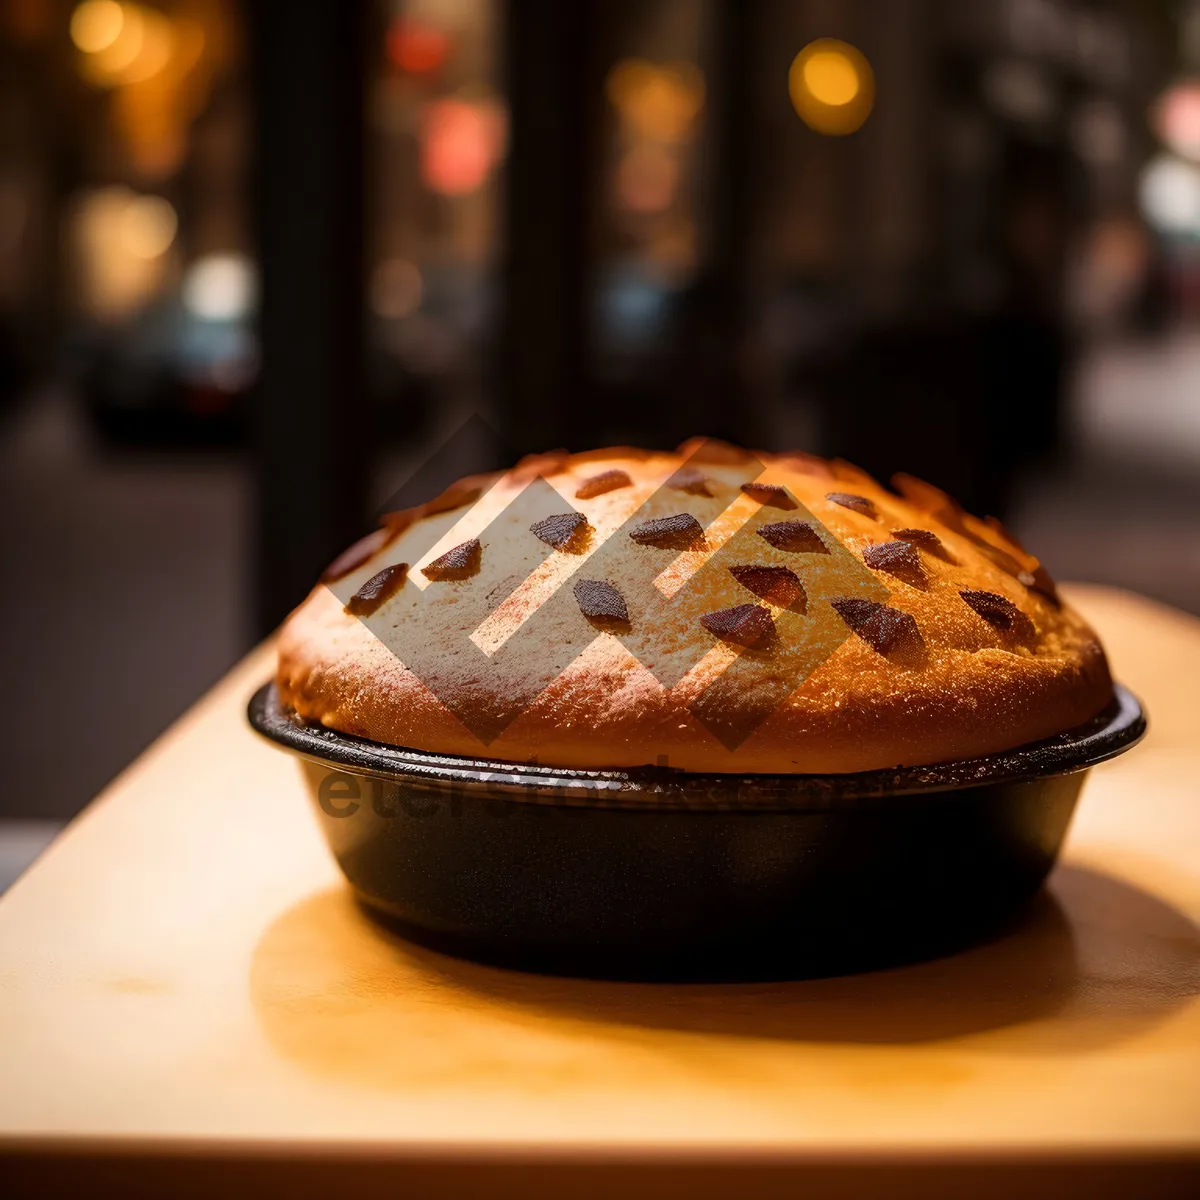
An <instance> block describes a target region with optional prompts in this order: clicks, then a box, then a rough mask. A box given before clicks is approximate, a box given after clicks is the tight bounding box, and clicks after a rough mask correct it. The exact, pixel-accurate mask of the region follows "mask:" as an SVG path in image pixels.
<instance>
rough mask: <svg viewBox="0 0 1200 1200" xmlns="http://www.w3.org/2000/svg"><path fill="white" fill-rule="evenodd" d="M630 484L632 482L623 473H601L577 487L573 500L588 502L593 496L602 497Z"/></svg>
mask: <svg viewBox="0 0 1200 1200" xmlns="http://www.w3.org/2000/svg"><path fill="white" fill-rule="evenodd" d="M632 483H633V480H632V479H630V478H629V476H628V475H627V474H626V473H625V472H624V471H616V470H614V471H601V472H600V474H599V475H593V476H592V477H591V479H585V480H584V481H583V482H582V483H581V484H580V485H579V488H578V490H577V491H576V492H575V499H576V500H590V499H591V498H592V497H593V496H603V495H604V493H605V492H615V491H616V490H617V488H623V487H629V486H630V485H631V484H632Z"/></svg>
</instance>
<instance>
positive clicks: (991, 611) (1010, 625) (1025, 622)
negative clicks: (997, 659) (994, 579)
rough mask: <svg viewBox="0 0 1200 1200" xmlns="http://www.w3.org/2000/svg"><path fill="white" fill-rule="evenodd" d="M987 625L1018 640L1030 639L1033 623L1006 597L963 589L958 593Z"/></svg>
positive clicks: (972, 589)
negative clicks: (1012, 635)
mask: <svg viewBox="0 0 1200 1200" xmlns="http://www.w3.org/2000/svg"><path fill="white" fill-rule="evenodd" d="M958 594H959V595H960V596H961V597H962V598H963V600H965V601H966V603H967V604H968V605H969V606H970V607H971V608H973V609H974V610H975V611H976V612H977V613H978V614H979V615H980V616H981V617H982V618H983V619H984V620H985V621H986V622H987V623H988V624H989V625H991V626H992V628H994V629H999V630H1000V631H1001V632H1002V633H1011V634H1014V635H1015V636H1017V637H1019V638H1028V637H1031V636H1032V635H1033V634H1034V632H1035V630H1034V628H1033V622H1032V621H1030V619H1029V618H1028V617H1027V616H1026V615H1025V614H1024V613H1023V612H1022V611H1021V610H1020V609H1019V608H1018V607H1017V606H1016V605H1015V604H1014V603H1013V602H1012V601H1011V600H1009V599H1008V597H1007V596H997V595H996V593H995V592H979V591H976V590H975V589H974V588H965V589H964V590H963V591H961V592H959V593H958Z"/></svg>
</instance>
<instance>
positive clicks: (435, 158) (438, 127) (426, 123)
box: [421, 100, 504, 196]
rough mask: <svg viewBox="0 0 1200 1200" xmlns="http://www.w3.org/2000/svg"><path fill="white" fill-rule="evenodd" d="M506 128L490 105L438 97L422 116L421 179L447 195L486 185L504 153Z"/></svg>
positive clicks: (430, 188) (474, 189)
mask: <svg viewBox="0 0 1200 1200" xmlns="http://www.w3.org/2000/svg"><path fill="white" fill-rule="evenodd" d="M503 136H504V135H503V128H502V122H501V119H500V117H499V114H498V113H497V112H495V111H494V110H493V109H492V108H490V107H485V106H483V105H479V104H471V103H468V102H467V101H465V100H435V101H434V102H433V103H431V104H429V105H428V106H427V107H426V109H425V112H424V115H423V118H422V129H421V180H422V182H423V183H424V184H425V186H426V187H427V188H429V190H430V191H432V192H437V193H439V194H440V195H443V196H466V195H469V194H470V193H471V192H474V191H476V190H477V189H478V188H480V187H482V186H483V182H484V180H486V179H487V177H488V173H489V172H490V171H491V169H492V167H493V165H494V164H495V162H496V160H497V159H498V158H499V156H500V151H501V145H502V142H503Z"/></svg>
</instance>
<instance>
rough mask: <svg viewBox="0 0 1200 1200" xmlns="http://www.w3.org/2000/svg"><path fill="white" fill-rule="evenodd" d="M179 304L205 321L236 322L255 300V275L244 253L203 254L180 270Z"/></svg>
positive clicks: (243, 315)
mask: <svg viewBox="0 0 1200 1200" xmlns="http://www.w3.org/2000/svg"><path fill="white" fill-rule="evenodd" d="M182 296H183V306H184V308H186V309H187V311H188V312H190V313H191V314H192V315H193V316H195V317H199V318H201V320H205V321H240V320H243V319H245V318H246V317H248V316H250V314H251V313H252V312H253V311H254V308H255V305H256V304H257V303H258V275H257V273H256V272H255V269H254V264H253V263H252V262H251V261H250V259H248V258H247V257H246V256H245V255H244V254H206V255H204V256H203V257H201V258H198V259H196V261H195V262H194V263H192V264H191V266H189V267H188V269H187V270H186V271H185V272H184V275H183V282H182Z"/></svg>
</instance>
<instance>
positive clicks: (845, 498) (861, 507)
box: [825, 492, 879, 517]
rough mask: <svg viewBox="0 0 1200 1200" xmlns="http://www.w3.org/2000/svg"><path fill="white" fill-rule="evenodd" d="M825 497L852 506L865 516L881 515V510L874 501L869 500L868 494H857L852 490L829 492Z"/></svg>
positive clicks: (836, 502) (846, 506) (844, 506)
mask: <svg viewBox="0 0 1200 1200" xmlns="http://www.w3.org/2000/svg"><path fill="white" fill-rule="evenodd" d="M825 499H826V500H832V501H833V502H834V504H840V505H841V506H842V507H843V508H852V509H853V510H854V511H855V512H859V513H862V515H863V516H864V517H878V516H879V510H878V509H877V508H876V507H875V504H874V502H873V501H871V500H868V499H867V498H866V496H855V495H854V494H853V493H852V492H829V493H827V494H826V496H825Z"/></svg>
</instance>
